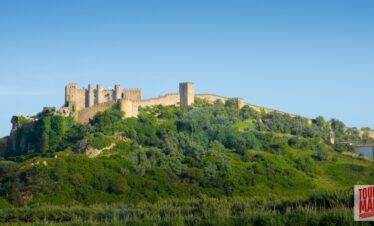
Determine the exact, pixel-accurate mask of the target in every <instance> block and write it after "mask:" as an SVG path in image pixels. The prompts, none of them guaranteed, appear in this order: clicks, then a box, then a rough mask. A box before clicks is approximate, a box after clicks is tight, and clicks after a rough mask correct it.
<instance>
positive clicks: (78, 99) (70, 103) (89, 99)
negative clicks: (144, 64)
mask: <svg viewBox="0 0 374 226" xmlns="http://www.w3.org/2000/svg"><path fill="white" fill-rule="evenodd" d="M122 98H128V99H130V100H132V101H141V98H142V91H141V89H122V88H121V86H120V85H115V86H114V89H103V86H102V85H101V84H98V85H96V89H94V86H93V85H92V84H89V85H88V87H87V89H84V88H80V87H78V85H77V84H76V83H69V84H68V85H67V86H66V87H65V107H67V108H68V109H70V110H71V111H80V110H82V109H86V108H91V107H93V106H94V105H97V104H102V103H106V102H112V101H117V100H120V99H122Z"/></svg>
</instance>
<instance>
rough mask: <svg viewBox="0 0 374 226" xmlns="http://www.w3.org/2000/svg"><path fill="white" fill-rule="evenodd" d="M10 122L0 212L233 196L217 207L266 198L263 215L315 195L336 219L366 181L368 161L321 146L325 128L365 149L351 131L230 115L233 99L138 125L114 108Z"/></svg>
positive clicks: (165, 112)
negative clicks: (82, 116) (81, 117)
mask: <svg viewBox="0 0 374 226" xmlns="http://www.w3.org/2000/svg"><path fill="white" fill-rule="evenodd" d="M18 122H19V123H18V124H17V126H18V127H17V128H14V129H16V133H17V137H16V140H15V142H14V143H11V145H12V147H10V146H9V145H7V144H9V143H7V142H6V141H5V140H6V139H7V138H4V140H3V141H2V142H1V146H0V147H1V149H2V153H3V156H4V158H5V159H6V160H3V161H2V162H0V170H1V172H2V173H1V175H0V181H1V183H0V196H1V198H0V205H1V206H2V208H6V207H8V208H9V207H21V206H30V205H33V206H34V205H37V206H41V208H43V206H45V205H53V206H66V205H73V206H81V205H98V204H100V205H102V204H108V203H112V204H113V203H117V204H126V205H141V206H142V205H143V204H140V203H156V204H155V205H158V204H157V203H159V202H164V201H165V200H174V201H177V200H180V201H181V202H182V203H183V202H185V201H186V202H188V201H187V200H190V199H197V200H200V199H208V200H210V199H211V198H215V199H219V200H223V199H227V198H235V200H236V201H235V200H231V201H230V200H226V202H228V203H231V204H228V205H229V206H230V205H237V204H235V203H237V202H242V201H243V202H245V203H252V202H259V201H261V202H262V201H265V200H267V201H270V200H272V201H274V202H275V203H278V204H275V203H273V204H270V203H269V204H266V205H269V208H272V207H271V206H272V205H282V206H287V205H291V206H294V205H299V204H300V205H301V204H302V203H304V204H302V205H307V206H309V205H310V203H312V202H313V201H312V200H315V199H316V197H319V198H317V199H318V200H322V202H325V201H327V202H330V201H331V200H330V198H328V197H329V195H331V194H336V198H333V199H336V200H335V201H334V202H337V203H338V204H339V205H340V206H345V207H344V208H348V209H344V210H339V211H343V212H344V211H346V210H349V208H351V201H350V200H351V197H352V196H351V195H350V194H351V192H348V193H347V191H351V190H352V187H353V185H355V184H367V183H372V182H373V180H374V166H373V162H372V160H370V159H367V158H365V157H363V156H359V155H357V154H355V153H354V150H353V149H352V147H351V146H344V145H334V144H331V143H330V136H329V135H330V133H331V129H332V130H333V132H334V134H335V136H336V140H337V141H347V140H356V141H357V142H361V143H364V142H372V140H371V138H370V137H368V136H362V135H360V133H359V131H358V130H357V129H354V128H353V129H352V128H347V127H346V126H345V125H344V124H343V123H342V122H340V121H338V120H331V121H326V120H324V119H323V118H322V117H318V118H316V119H314V120H310V119H306V118H303V117H299V116H290V115H288V114H284V113H280V112H277V111H272V112H265V111H256V110H254V109H253V108H251V107H250V106H244V107H242V108H238V103H237V100H236V99H229V100H227V101H226V102H222V101H220V100H217V101H215V102H213V103H210V102H208V101H206V100H202V99H199V98H196V99H195V102H194V104H193V105H191V106H186V107H179V106H174V105H173V106H162V105H157V106H151V107H145V108H140V111H139V114H138V117H137V118H134V117H130V118H126V117H124V113H123V111H121V108H120V105H119V104H114V105H113V107H112V108H111V109H108V110H105V111H103V112H101V113H98V114H96V115H95V116H94V117H93V118H92V119H91V120H90V121H89V122H88V123H86V124H81V123H78V122H77V121H76V120H75V119H74V118H73V117H65V116H61V115H60V114H58V113H56V111H55V110H54V109H45V110H44V111H43V112H41V113H39V114H38V115H37V116H35V118H34V119H33V120H31V121H30V120H28V119H21V118H18ZM14 150H16V151H14ZM204 197H205V198H204ZM321 197H324V198H321ZM183 200H185V201H183ZM238 200H242V201H238ZM244 200H247V201H244ZM323 200H324V201H323ZM174 201H173V202H174ZM192 202H195V201H192ZM198 202H199V201H198ZM208 202H213V203H214V202H216V201H214V200H211V201H208ZM279 202H281V203H283V204H280V203H279ZM318 202H319V201H318ZM287 203H289V204H287ZM292 203H293V204H292ZM297 203H299V204H297ZM160 205H161V204H160ZM180 205H183V204H180ZM217 205H219V204H218V203H217ZM251 205H252V204H251ZM264 205H265V204H264ZM316 205H317V204H316ZM334 206H335V204H334ZM103 208H104V207H103ZM123 208H125V209H126V208H130V206H125V207H123ZM137 208H140V210H139V211H141V212H142V211H145V212H147V211H149V210H146V209H143V207H139V206H138V207H137ZM165 208H166V207H165ZM232 208H233V207H232ZM243 208H244V207H243ZM246 208H247V207H246ZM248 208H249V206H248ZM251 208H252V207H251ZM307 208H309V207H307ZM318 208H319V207H318ZM330 208H333V206H331V207H329V209H330ZM334 208H335V207H334ZM52 209H53V208H52ZM104 209H105V208H104ZM169 210H170V209H169ZM4 211H5V212H1V209H0V216H1V213H2V214H3V216H7V217H14V218H17V219H18V220H20V219H21V218H22V216H23V215H22V213H23V211H24V214H27V211H28V210H27V209H22V208H21V210H20V211H21V212H20V214H21V215H19V216H14V215H12V213H10V212H8V211H6V209H4ZM41 211H42V210H41ZM66 211H70V208H69V209H68V210H66ZM165 211H167V210H165ZM170 211H171V210H170ZM212 211H213V210H212ZM243 211H247V210H243ZM264 211H265V210H264ZM326 211H330V210H326ZM332 211H335V210H332ZM213 213H214V212H213ZM9 214H10V215H9ZM92 214H93V215H92V216H93V217H94V216H95V214H94V213H92ZM154 214H161V213H158V212H157V213H154ZM275 214H276V215H274V217H277V213H275ZM316 214H318V212H317V213H316ZM8 215H9V216H8ZM81 217H82V216H77V218H78V219H81ZM305 217H306V219H309V218H308V217H309V216H308V214H306V216H305ZM0 218H1V217H0ZM37 219H39V218H37ZM134 219H135V220H136V219H137V218H134ZM199 219H200V218H199ZM285 220H286V219H285ZM348 220H349V219H348ZM20 221H22V220H20ZM52 221H54V219H52ZM250 221H251V220H250ZM184 222H185V221H184ZM185 223H186V222H185Z"/></svg>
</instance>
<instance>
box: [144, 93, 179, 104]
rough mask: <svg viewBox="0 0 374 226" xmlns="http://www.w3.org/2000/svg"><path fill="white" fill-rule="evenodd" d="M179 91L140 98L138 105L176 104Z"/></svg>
mask: <svg viewBox="0 0 374 226" xmlns="http://www.w3.org/2000/svg"><path fill="white" fill-rule="evenodd" d="M178 104H179V93H170V94H166V95H164V96H160V97H157V98H151V99H146V100H142V101H140V102H139V107H147V106H153V105H165V106H168V105H178Z"/></svg>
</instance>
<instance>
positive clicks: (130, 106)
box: [120, 98, 139, 118]
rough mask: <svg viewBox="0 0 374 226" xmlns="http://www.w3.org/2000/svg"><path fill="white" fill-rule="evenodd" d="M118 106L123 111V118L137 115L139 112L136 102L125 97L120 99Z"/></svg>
mask: <svg viewBox="0 0 374 226" xmlns="http://www.w3.org/2000/svg"><path fill="white" fill-rule="evenodd" d="M120 108H121V111H122V112H124V113H125V118H131V117H137V116H138V114H139V111H138V108H139V105H138V103H137V102H133V101H131V100H129V99H127V98H124V99H121V101H120Z"/></svg>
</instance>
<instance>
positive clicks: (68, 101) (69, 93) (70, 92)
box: [65, 83, 78, 107]
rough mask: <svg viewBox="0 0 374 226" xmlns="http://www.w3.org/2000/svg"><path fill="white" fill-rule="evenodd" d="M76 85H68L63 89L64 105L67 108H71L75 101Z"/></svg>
mask: <svg viewBox="0 0 374 226" xmlns="http://www.w3.org/2000/svg"><path fill="white" fill-rule="evenodd" d="M77 88H78V87H77V84H76V83H69V84H67V85H66V87H65V105H66V106H67V107H72V106H73V105H74V103H75V101H76V95H77Z"/></svg>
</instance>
